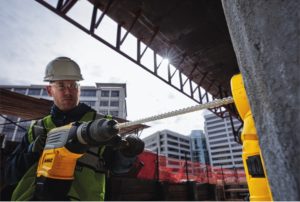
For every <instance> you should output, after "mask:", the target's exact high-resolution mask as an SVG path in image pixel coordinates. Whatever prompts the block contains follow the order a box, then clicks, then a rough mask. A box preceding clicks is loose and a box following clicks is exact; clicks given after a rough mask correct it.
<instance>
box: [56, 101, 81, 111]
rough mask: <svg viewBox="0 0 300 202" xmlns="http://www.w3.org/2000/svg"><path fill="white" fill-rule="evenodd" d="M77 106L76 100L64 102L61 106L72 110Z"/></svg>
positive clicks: (66, 109) (62, 108)
mask: <svg viewBox="0 0 300 202" xmlns="http://www.w3.org/2000/svg"><path fill="white" fill-rule="evenodd" d="M76 106H77V103H76V102H64V103H63V104H62V105H61V106H60V107H59V108H60V110H62V111H70V110H72V109H74V108H75V107H76Z"/></svg>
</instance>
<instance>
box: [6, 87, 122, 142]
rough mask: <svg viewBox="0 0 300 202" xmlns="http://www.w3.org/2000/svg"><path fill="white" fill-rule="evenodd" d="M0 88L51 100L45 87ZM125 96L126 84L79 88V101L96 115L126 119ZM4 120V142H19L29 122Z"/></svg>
mask: <svg viewBox="0 0 300 202" xmlns="http://www.w3.org/2000/svg"><path fill="white" fill-rule="evenodd" d="M0 88H4V89H7V90H10V91H13V92H16V93H21V94H24V95H28V96H32V97H36V98H43V99H48V100H52V97H49V96H48V94H47V91H46V89H45V85H29V86H25V85H0ZM126 96H127V95H126V84H124V83H96V86H81V94H80V101H81V102H83V103H85V104H87V105H89V106H91V107H92V108H93V109H95V110H96V111H97V112H98V113H102V114H110V115H112V116H115V117H119V118H123V119H126V117H127V108H126ZM5 118H6V119H5ZM5 118H3V117H1V119H0V133H1V134H4V135H5V141H13V142H14V141H16V142H19V141H21V139H22V137H23V135H24V134H25V131H26V128H27V127H28V126H29V124H30V121H26V120H22V119H21V118H19V117H13V116H5ZM10 121H12V122H16V123H17V125H19V126H21V127H18V126H16V125H15V124H12V123H9V122H10ZM5 141H4V142H5Z"/></svg>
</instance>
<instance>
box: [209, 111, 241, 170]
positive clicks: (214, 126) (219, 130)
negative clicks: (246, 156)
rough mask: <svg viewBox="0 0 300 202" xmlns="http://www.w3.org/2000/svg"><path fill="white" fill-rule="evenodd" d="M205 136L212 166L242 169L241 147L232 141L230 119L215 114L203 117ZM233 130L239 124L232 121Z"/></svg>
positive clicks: (234, 120) (236, 121)
mask: <svg viewBox="0 0 300 202" xmlns="http://www.w3.org/2000/svg"><path fill="white" fill-rule="evenodd" d="M204 119H205V122H204V126H205V134H206V138H207V146H208V151H209V157H210V163H211V165H212V166H222V167H223V168H243V162H242V145H240V144H238V143H237V142H235V141H234V136H233V132H232V126H231V123H230V119H229V118H228V117H227V118H224V119H222V118H220V117H218V116H216V115H215V114H206V115H204ZM233 124H234V126H235V128H238V127H239V126H240V125H241V123H240V122H239V120H237V119H233Z"/></svg>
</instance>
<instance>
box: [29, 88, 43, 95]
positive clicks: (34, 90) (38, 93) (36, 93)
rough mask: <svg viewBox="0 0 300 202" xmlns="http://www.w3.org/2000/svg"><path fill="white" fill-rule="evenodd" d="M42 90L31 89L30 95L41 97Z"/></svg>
mask: <svg viewBox="0 0 300 202" xmlns="http://www.w3.org/2000/svg"><path fill="white" fill-rule="evenodd" d="M40 92H41V89H39V88H30V89H29V92H28V95H40Z"/></svg>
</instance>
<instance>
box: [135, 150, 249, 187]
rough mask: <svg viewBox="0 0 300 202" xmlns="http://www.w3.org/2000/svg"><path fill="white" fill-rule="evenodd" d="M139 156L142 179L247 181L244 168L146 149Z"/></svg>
mask: <svg viewBox="0 0 300 202" xmlns="http://www.w3.org/2000/svg"><path fill="white" fill-rule="evenodd" d="M138 158H139V160H140V161H141V162H142V163H143V165H144V166H143V167H142V169H141V170H140V172H139V173H138V175H137V177H138V178H141V179H151V180H153V179H156V180H159V181H168V182H175V183H178V182H183V181H196V182H199V183H210V184H217V183H245V182H246V177H245V172H244V170H243V169H234V168H232V169H228V168H226V169H225V168H222V167H215V166H210V165H206V164H203V163H199V162H191V161H185V160H178V159H174V158H168V157H165V156H159V155H157V154H155V153H152V152H149V151H144V152H143V153H142V154H140V155H139V157H138ZM157 159H158V162H157ZM186 165H187V166H186Z"/></svg>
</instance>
